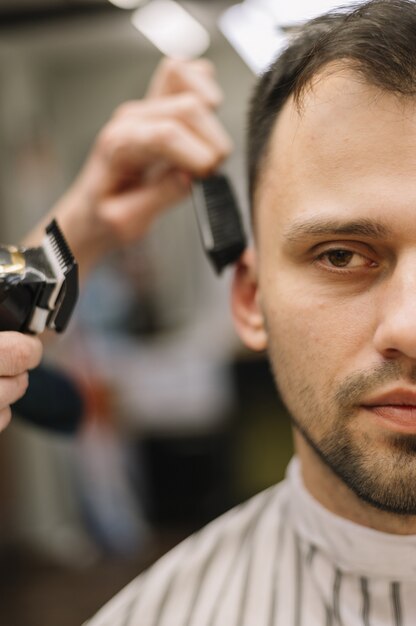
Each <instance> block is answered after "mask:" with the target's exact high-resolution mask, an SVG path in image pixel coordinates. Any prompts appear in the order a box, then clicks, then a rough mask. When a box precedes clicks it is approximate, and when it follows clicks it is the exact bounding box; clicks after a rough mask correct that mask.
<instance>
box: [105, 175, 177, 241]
mask: <svg viewBox="0 0 416 626" xmlns="http://www.w3.org/2000/svg"><path fill="white" fill-rule="evenodd" d="M189 190H190V179H189V177H187V176H186V175H185V174H183V173H182V172H179V171H176V170H173V171H167V172H165V174H164V175H160V176H159V177H158V179H157V181H154V182H149V183H147V184H145V185H142V186H140V187H139V188H133V189H131V190H130V191H125V192H124V193H123V194H122V195H120V194H119V195H115V196H113V197H112V198H111V197H110V198H108V199H107V200H106V201H105V202H103V203H102V205H101V208H100V219H102V220H103V221H104V222H105V223H107V224H108V225H109V226H110V227H111V231H112V232H113V233H114V235H115V236H116V238H117V240H118V241H119V242H120V243H129V242H131V241H134V240H135V239H137V238H138V237H142V236H143V235H144V234H145V233H146V231H147V230H148V229H149V227H150V225H151V224H152V223H153V221H154V219H155V218H156V217H157V215H158V214H159V213H161V212H162V211H163V210H164V209H166V208H168V207H170V206H172V205H174V204H176V203H177V202H179V201H180V200H182V199H183V198H184V197H186V195H187V194H188V193H189Z"/></svg>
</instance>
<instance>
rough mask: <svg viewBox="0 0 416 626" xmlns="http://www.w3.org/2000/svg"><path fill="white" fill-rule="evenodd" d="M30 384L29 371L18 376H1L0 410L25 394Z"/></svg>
mask: <svg viewBox="0 0 416 626" xmlns="http://www.w3.org/2000/svg"><path fill="white" fill-rule="evenodd" d="M28 384H29V376H28V373H27V372H23V373H22V374H18V375H17V376H0V410H3V409H4V408H6V407H7V406H9V404H13V403H14V402H16V401H17V400H19V398H21V397H22V396H24V394H25V393H26V390H27V387H28Z"/></svg>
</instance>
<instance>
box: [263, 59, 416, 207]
mask: <svg viewBox="0 0 416 626" xmlns="http://www.w3.org/2000/svg"><path fill="white" fill-rule="evenodd" d="M398 167H399V172H397V169H398ZM415 168H416V107H415V100H414V99H410V98H407V99H405V98H404V97H401V98H400V97H399V96H396V95H395V94H392V93H390V92H386V91H382V90H381V89H379V88H378V87H375V86H373V85H370V84H368V83H367V82H365V80H364V79H363V78H362V77H361V76H360V74H358V73H357V72H354V71H352V70H351V69H348V68H334V67H329V68H326V70H325V71H323V72H321V74H319V75H317V76H316V78H315V79H314V81H313V82H312V84H311V85H310V86H308V87H307V88H306V90H305V91H304V93H303V94H302V97H301V99H300V102H299V103H298V102H297V101H295V99H294V97H293V96H292V97H291V98H290V99H289V100H288V101H287V102H286V104H285V105H284V107H283V109H282V111H281V112H280V114H279V116H278V118H277V120H276V123H275V125H274V128H273V132H272V135H271V138H270V142H269V146H268V152H267V155H266V158H265V159H264V161H263V165H262V168H261V175H260V176H259V179H258V187H257V190H256V191H257V193H256V196H255V205H257V204H259V203H260V204H262V202H263V200H262V198H263V196H264V193H268V192H273V194H274V195H275V197H276V194H277V199H278V198H279V196H280V195H281V194H283V195H287V194H289V195H290V194H293V193H297V192H299V191H302V190H303V188H305V192H307V191H308V192H309V193H313V191H314V190H316V188H319V189H320V190H321V191H322V192H324V191H325V190H328V191H331V189H332V191H334V189H333V188H334V187H335V188H339V189H340V188H341V186H344V187H345V185H348V186H350V187H353V186H354V184H355V181H357V180H359V179H360V178H361V177H363V176H365V177H366V181H367V185H369V186H371V180H370V178H371V179H375V178H377V177H378V176H381V177H382V176H384V175H387V174H389V173H393V172H394V173H395V174H397V173H399V174H400V175H407V174H410V173H412V176H413V174H414V171H415ZM255 211H256V212H257V206H256V208H255Z"/></svg>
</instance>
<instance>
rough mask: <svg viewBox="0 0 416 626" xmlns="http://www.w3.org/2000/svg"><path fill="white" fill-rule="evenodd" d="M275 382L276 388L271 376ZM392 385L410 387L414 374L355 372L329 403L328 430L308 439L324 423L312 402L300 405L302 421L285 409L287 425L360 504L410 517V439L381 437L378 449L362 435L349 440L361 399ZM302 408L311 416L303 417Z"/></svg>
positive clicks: (413, 489) (414, 439)
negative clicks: (288, 414) (398, 384)
mask: <svg viewBox="0 0 416 626" xmlns="http://www.w3.org/2000/svg"><path fill="white" fill-rule="evenodd" d="M275 379H276V382H277V386H278V387H279V377H278V375H277V373H276V371H275ZM398 380H401V381H403V380H407V381H409V382H411V383H413V384H414V383H415V382H416V368H415V369H414V370H413V371H412V372H411V373H410V374H409V373H407V375H403V371H402V368H401V367H400V365H399V364H398V363H396V362H393V361H392V362H386V363H384V364H383V365H382V366H380V367H378V368H377V369H376V370H373V371H372V372H370V373H368V372H357V373H355V374H353V375H352V376H350V377H348V379H346V380H345V381H344V382H343V383H342V384H341V385H340V386H339V388H338V391H337V392H336V394H335V396H334V398H333V401H332V402H331V403H330V404H331V407H330V414H331V416H333V417H332V419H331V424H330V429H328V428H326V432H325V433H324V434H320V435H318V436H315V435H314V432H313V431H314V425H316V424H319V423H322V422H324V421H328V420H325V415H323V414H322V409H321V411H320V407H319V406H318V403H317V401H316V398H315V401H311V402H306V400H307V397H306V396H305V397H304V399H303V405H304V407H303V411H302V412H304V413H305V415H306V420H304V419H302V418H301V416H300V415H299V414H297V415H294V414H293V413H292V412H291V410H290V406H289V407H288V408H289V412H290V415H291V420H292V423H293V425H294V426H295V428H296V429H297V430H298V431H299V432H300V433H301V434H302V435H303V437H304V439H305V440H306V442H307V443H308V444H309V445H310V446H311V448H312V449H313V450H314V451H315V453H316V454H317V455H318V456H319V457H320V459H321V460H322V461H323V462H324V463H325V464H326V465H327V466H328V467H329V468H330V469H331V470H332V471H333V472H334V473H335V474H336V475H337V476H338V477H339V478H340V479H341V480H342V481H343V482H344V483H345V484H346V485H347V486H348V487H349V488H350V489H351V491H353V492H354V493H355V494H356V495H357V496H358V497H359V498H360V499H361V500H363V501H365V502H367V503H369V504H371V505H372V506H374V507H376V508H378V509H380V510H383V511H387V512H390V513H395V514H399V515H416V435H402V434H394V433H391V432H387V431H386V433H385V434H384V438H383V439H381V438H380V441H381V442H382V447H380V445H376V443H375V441H374V440H373V439H372V438H371V437H370V435H369V434H367V433H364V434H363V435H360V436H357V433H356V436H355V437H354V429H353V425H352V421H353V419H354V418H355V419H357V410H358V409H359V407H360V405H361V401H362V400H363V398H365V397H369V395H370V393H373V392H374V391H377V390H380V389H381V388H382V386H383V385H386V384H387V383H394V382H396V381H398ZM283 395H284V394H283ZM288 399H289V398H288ZM309 399H311V398H309ZM288 404H290V402H289V403H288ZM308 405H309V407H308ZM308 408H309V409H312V414H310V413H308V414H307V412H308ZM298 413H299V411H298ZM364 419H365V418H364ZM305 422H306V423H305Z"/></svg>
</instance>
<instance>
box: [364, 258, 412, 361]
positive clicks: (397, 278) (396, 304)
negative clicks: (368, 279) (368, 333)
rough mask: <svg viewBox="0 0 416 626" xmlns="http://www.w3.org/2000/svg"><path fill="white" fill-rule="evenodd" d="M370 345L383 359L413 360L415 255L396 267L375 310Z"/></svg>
mask: <svg viewBox="0 0 416 626" xmlns="http://www.w3.org/2000/svg"><path fill="white" fill-rule="evenodd" d="M378 319H379V323H378V326H377V329H376V332H375V335H374V344H375V347H376V349H377V350H378V352H380V353H381V354H382V355H383V356H384V357H385V358H397V357H399V356H406V357H409V358H411V359H416V258H414V259H413V263H412V267H409V265H407V267H406V266H405V264H404V266H403V267H401V268H400V267H396V269H395V271H394V273H393V275H392V277H391V279H390V280H389V281H388V285H387V286H386V288H385V291H384V294H383V298H382V302H381V303H380V309H379V316H378Z"/></svg>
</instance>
